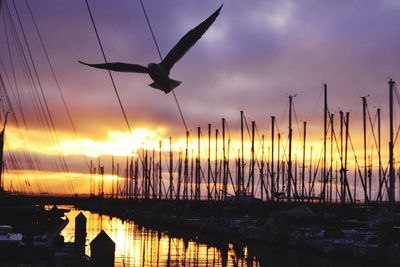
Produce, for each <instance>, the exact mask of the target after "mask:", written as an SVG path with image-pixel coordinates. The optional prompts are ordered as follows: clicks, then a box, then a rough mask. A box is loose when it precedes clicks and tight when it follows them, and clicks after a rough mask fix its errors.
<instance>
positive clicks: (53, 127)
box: [9, 0, 75, 193]
mask: <svg viewBox="0 0 400 267" xmlns="http://www.w3.org/2000/svg"><path fill="white" fill-rule="evenodd" d="M12 3H13V6H14V10H15V14H16V15H17V19H18V23H19V26H20V28H21V32H22V36H23V39H24V41H25V45H26V47H27V50H28V54H29V58H30V60H31V63H32V67H33V70H34V73H35V77H36V79H37V82H38V86H39V88H40V91H41V95H42V98H43V102H44V104H45V108H46V109H45V111H46V112H47V116H48V118H49V122H50V125H51V128H52V130H53V134H54V137H55V141H56V142H55V143H56V146H57V148H58V149H59V150H60V152H61V153H62V151H61V148H60V146H59V139H58V136H57V132H56V129H55V126H54V122H53V118H52V116H51V112H50V109H49V106H48V104H47V101H46V97H45V94H44V91H43V87H42V83H41V81H40V78H39V74H38V71H37V68H36V64H35V61H34V60H33V56H32V53H31V49H30V46H29V44H28V40H27V37H26V34H25V30H24V28H23V25H22V22H21V18H20V16H19V12H18V9H17V7H16V4H15V0H13V1H12ZM9 14H10V17H11V13H9ZM58 158H59V160H60V163H61V167H62V168H63V169H64V171H65V172H66V174H67V177H68V178H70V177H69V171H68V166H67V163H66V161H65V157H64V155H63V154H62V155H61V156H58ZM68 183H69V184H70V187H71V189H72V190H71V191H72V192H74V193H75V190H74V186H73V184H72V182H71V181H70V180H69V179H68Z"/></svg>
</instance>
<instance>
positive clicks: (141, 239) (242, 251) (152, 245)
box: [61, 207, 375, 267]
mask: <svg viewBox="0 0 400 267" xmlns="http://www.w3.org/2000/svg"><path fill="white" fill-rule="evenodd" d="M69 208H71V207H69ZM79 212H80V210H74V209H71V211H70V212H69V213H68V214H67V217H68V218H69V220H70V223H69V224H68V225H67V227H66V228H65V229H64V230H63V232H62V233H61V234H62V235H63V236H64V238H65V241H66V242H73V241H74V227H75V225H74V224H75V223H74V222H75V217H76V216H77V215H78V214H79ZM82 212H83V214H84V215H85V216H86V218H87V243H86V254H87V255H90V248H89V243H90V241H92V240H93V239H94V238H95V237H96V235H97V234H98V233H99V232H100V230H102V229H103V230H104V231H106V233H107V234H108V235H109V236H110V237H111V238H112V240H113V241H114V242H115V244H116V252H115V266H238V267H239V266H254V267H257V266H267V267H278V266H279V267H280V266H349V267H358V266H374V265H375V264H373V263H367V264H366V263H362V264H360V263H358V262H356V261H354V260H353V259H349V258H347V259H346V258H342V257H332V258H327V257H326V256H325V255H324V254H322V255H321V254H313V255H310V254H309V253H304V251H295V250H287V249H281V248H274V247H266V246H264V245H261V244H249V245H244V244H243V243H241V242H238V243H234V244H232V243H229V242H227V241H224V240H221V239H219V238H207V239H201V240H200V239H199V238H197V237H195V236H192V237H183V236H185V235H183V234H182V233H179V236H178V235H175V234H174V233H171V232H166V231H157V230H152V229H149V228H146V227H142V226H139V225H138V224H136V223H134V222H131V221H122V220H120V219H118V218H110V217H109V216H104V215H99V214H96V213H91V212H89V211H82Z"/></svg>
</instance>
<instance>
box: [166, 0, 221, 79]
mask: <svg viewBox="0 0 400 267" xmlns="http://www.w3.org/2000/svg"><path fill="white" fill-rule="evenodd" d="M222 6H223V5H221V6H220V7H219V8H218V9H217V11H215V12H214V13H213V14H212V15H211V16H209V17H208V18H207V19H206V20H204V21H203V22H202V23H200V24H199V25H197V26H196V27H195V28H193V29H192V30H190V31H189V32H188V33H186V34H185V36H183V37H182V39H180V40H179V42H178V43H177V44H176V45H175V46H174V48H172V49H171V51H169V53H168V55H167V56H166V57H165V58H164V60H163V61H162V62H161V65H162V66H163V67H164V68H165V70H167V71H168V73H169V71H170V70H171V69H172V67H173V66H174V65H175V63H176V62H178V60H179V59H181V58H182V57H183V56H184V55H185V53H186V52H187V51H189V49H190V48H191V47H192V46H193V45H194V44H195V43H196V42H197V41H198V40H199V39H200V38H201V36H203V34H204V33H205V32H206V31H207V30H208V28H210V26H211V25H212V24H213V23H214V21H215V19H216V18H217V17H218V15H219V12H220V11H221V8H222Z"/></svg>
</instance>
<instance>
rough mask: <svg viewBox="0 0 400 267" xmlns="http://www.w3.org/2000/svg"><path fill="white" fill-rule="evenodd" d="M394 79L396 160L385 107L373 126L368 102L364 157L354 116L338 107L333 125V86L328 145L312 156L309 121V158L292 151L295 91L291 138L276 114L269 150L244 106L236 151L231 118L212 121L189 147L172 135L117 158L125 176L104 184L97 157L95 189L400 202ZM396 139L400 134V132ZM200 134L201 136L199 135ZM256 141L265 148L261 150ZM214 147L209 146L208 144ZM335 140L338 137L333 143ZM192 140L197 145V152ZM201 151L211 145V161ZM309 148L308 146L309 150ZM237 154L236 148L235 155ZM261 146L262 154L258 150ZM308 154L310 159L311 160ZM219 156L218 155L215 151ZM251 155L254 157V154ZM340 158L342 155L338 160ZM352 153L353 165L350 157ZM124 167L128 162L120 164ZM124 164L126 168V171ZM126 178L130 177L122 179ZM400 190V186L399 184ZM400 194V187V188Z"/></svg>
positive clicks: (141, 195)
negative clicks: (353, 131) (371, 150)
mask: <svg viewBox="0 0 400 267" xmlns="http://www.w3.org/2000/svg"><path fill="white" fill-rule="evenodd" d="M388 83H389V151H388V152H389V153H388V154H389V158H388V159H386V158H385V159H382V157H381V109H380V108H378V109H377V113H376V117H375V118H376V119H377V127H375V128H377V129H375V128H374V126H373V123H372V120H371V117H370V115H369V111H368V107H367V98H366V97H361V99H362V107H363V155H362V158H361V159H360V158H358V157H357V155H356V152H355V150H354V146H353V143H352V141H351V137H350V113H349V112H343V111H340V112H339V123H338V124H339V129H335V127H334V125H335V124H334V114H332V113H330V112H329V109H328V101H327V85H326V84H323V87H324V130H323V147H322V152H321V154H320V156H319V157H317V158H315V159H313V147H312V146H310V147H308V146H307V122H305V121H304V122H303V129H302V130H303V133H302V139H303V140H302V152H301V153H302V157H301V159H300V160H298V159H297V155H296V154H295V155H294V157H293V151H292V139H293V129H292V116H293V115H292V113H293V110H292V109H293V97H294V96H292V95H289V125H288V136H287V142H286V144H285V145H284V144H283V138H284V137H283V136H281V134H280V133H279V132H277V127H276V125H277V123H276V118H275V116H271V118H270V119H271V120H270V127H271V128H270V129H271V135H270V138H271V139H270V147H268V148H267V149H265V147H264V146H265V145H264V143H265V138H266V136H264V135H261V137H260V135H259V134H258V129H257V126H256V123H255V121H251V123H250V124H248V123H247V120H246V118H245V116H244V113H243V111H240V148H239V149H237V150H236V151H235V150H234V149H233V148H232V142H231V138H230V136H229V135H228V134H227V133H228V129H227V123H226V120H225V119H224V118H222V125H221V129H215V131H214V129H212V126H211V124H208V129H207V137H206V138H204V136H203V134H202V129H201V128H200V127H198V128H197V137H192V136H190V134H189V132H186V146H185V147H184V149H180V150H179V151H175V152H174V149H173V148H172V138H169V149H168V150H169V151H167V153H163V149H162V148H163V145H164V144H162V141H159V147H158V148H153V149H142V150H141V151H137V155H136V156H135V157H127V158H126V162H124V164H120V163H116V164H115V162H114V157H112V162H111V175H112V177H119V178H117V179H112V181H111V182H106V183H105V181H104V174H105V170H104V166H103V165H101V163H100V158H99V159H98V162H97V163H96V162H95V163H93V161H91V162H90V172H91V179H90V194H91V195H98V196H101V197H112V198H129V199H131V198H133V199H167V200H207V201H233V200H239V201H255V200H258V201H260V200H261V201H287V202H291V201H292V202H321V203H343V204H344V203H349V204H355V203H367V204H370V203H382V202H386V203H387V202H389V203H391V204H393V203H395V199H396V197H395V196H396V189H395V188H396V187H395V177H396V176H397V177H398V179H399V183H400V175H399V174H400V171H397V175H396V172H395V169H396V168H395V165H394V164H395V163H394V156H393V148H394V144H395V140H394V135H393V132H394V131H393V129H394V126H393V109H394V107H393V102H394V94H395V93H396V95H397V92H395V82H394V81H393V80H392V79H390V81H389V82H388ZM367 120H368V121H369V126H370V127H371V129H372V135H373V139H374V141H373V142H374V146H375V147H376V154H377V159H376V160H377V162H378V166H375V168H374V166H373V164H372V155H367V153H368V152H367V129H368V128H369V127H368V123H367ZM246 134H247V135H248V136H249V139H250V144H251V145H250V147H251V148H250V151H249V152H250V153H249V154H247V153H246V152H245V146H244V143H245V140H244V139H245V135H246ZM396 136H397V134H396ZM196 138H197V140H196ZM256 138H258V141H259V142H258V144H259V146H260V147H259V148H258V149H256ZM204 139H206V141H207V145H205V146H203V147H202V141H203V142H204ZM328 140H331V141H330V142H328ZM193 142H197V151H196V152H197V154H196V155H194V153H195V152H194V151H193V150H194V149H192V148H191V147H193V145H192V144H193ZM201 149H205V150H207V153H206V155H207V156H206V158H204V157H201ZM306 150H309V151H306ZM232 151H234V152H233V153H232ZM256 151H259V152H257V153H256ZM306 153H309V157H308V158H307V157H306ZM212 154H214V155H212ZM248 155H249V156H248ZM335 157H337V159H334V158H335ZM350 158H352V159H353V160H354V164H352V165H350V164H348V162H349V161H350ZM120 165H125V166H120ZM120 169H122V170H123V173H120ZM121 177H123V178H121ZM399 189H400V187H399ZM398 195H400V192H399V193H398Z"/></svg>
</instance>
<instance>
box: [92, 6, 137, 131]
mask: <svg viewBox="0 0 400 267" xmlns="http://www.w3.org/2000/svg"><path fill="white" fill-rule="evenodd" d="M85 2H86V7H87V10H88V12H89V16H90V20H91V21H92V25H93V29H94V32H95V33H96V38H97V42H98V43H99V46H100V50H101V54H102V55H103V59H104V62H105V63H108V61H107V58H106V54H105V52H104V48H103V45H102V43H101V41H100V36H99V33H98V31H97V27H96V24H95V23H94V18H93V15H92V11H91V10H90V6H89V3H88V1H87V0H85ZM107 71H108V75H109V76H110V79H111V83H112V85H113V88H114V92H115V95H116V96H117V99H118V103H119V106H120V108H121V111H122V114H123V115H124V119H125V122H126V125H127V126H128V129H129V132H130V134H131V135H132V128H131V125H130V124H129V121H128V117H127V116H126V112H125V109H124V106H123V105H122V101H121V98H120V96H119V93H118V89H117V86H116V84H115V81H114V77H113V76H112V74H111V71H110V70H107Z"/></svg>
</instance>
